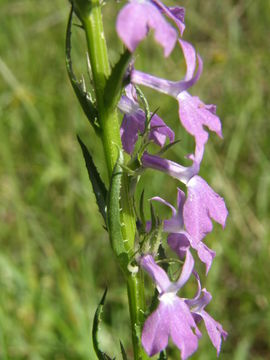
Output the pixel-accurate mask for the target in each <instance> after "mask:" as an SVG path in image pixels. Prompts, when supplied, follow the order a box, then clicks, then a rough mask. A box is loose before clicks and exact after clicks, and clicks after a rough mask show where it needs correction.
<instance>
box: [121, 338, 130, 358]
mask: <svg viewBox="0 0 270 360" xmlns="http://www.w3.org/2000/svg"><path fill="white" fill-rule="evenodd" d="M120 347H121V354H122V358H123V360H128V359H127V354H126V351H125V348H124V346H123V344H122V342H121V341H120Z"/></svg>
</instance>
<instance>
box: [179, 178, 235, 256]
mask: <svg viewBox="0 0 270 360" xmlns="http://www.w3.org/2000/svg"><path fill="white" fill-rule="evenodd" d="M187 187H188V198H187V200H186V202H185V205H184V212H183V216H184V223H185V226H186V229H187V232H188V233H189V234H190V235H191V236H192V238H193V239H195V241H196V242H197V243H198V242H199V241H200V240H201V239H203V238H204V237H205V235H206V234H208V233H209V232H211V231H212V229H213V225H212V221H211V219H213V220H215V221H216V222H218V223H219V224H221V225H222V227H223V228H224V227H225V223H226V218H227V215H228V210H227V208H226V205H225V202H224V200H223V198H222V197H221V196H219V195H218V194H217V193H215V192H214V190H213V189H211V187H210V186H209V185H208V184H207V182H206V181H205V180H203V179H202V178H201V177H200V176H197V175H196V176H194V177H193V178H192V179H191V180H190V181H189V182H188V183H187ZM202 256H203V255H202Z"/></svg>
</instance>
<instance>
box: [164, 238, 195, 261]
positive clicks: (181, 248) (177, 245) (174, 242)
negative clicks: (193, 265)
mask: <svg viewBox="0 0 270 360" xmlns="http://www.w3.org/2000/svg"><path fill="white" fill-rule="evenodd" d="M167 241H168V245H169V246H170V248H171V249H172V250H173V251H174V252H175V253H176V254H177V255H178V256H179V259H181V260H182V259H184V258H185V256H186V252H187V250H188V249H189V248H190V241H189V239H188V237H187V236H186V234H185V232H181V233H178V234H176V233H172V234H169V235H168V238H167Z"/></svg>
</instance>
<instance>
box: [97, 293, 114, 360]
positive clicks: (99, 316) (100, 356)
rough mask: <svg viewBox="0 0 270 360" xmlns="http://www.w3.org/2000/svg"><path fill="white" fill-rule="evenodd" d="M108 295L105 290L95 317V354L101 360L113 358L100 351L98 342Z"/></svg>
mask: <svg viewBox="0 0 270 360" xmlns="http://www.w3.org/2000/svg"><path fill="white" fill-rule="evenodd" d="M106 295H107V288H106V289H105V291H104V293H103V296H102V299H101V300H100V303H99V304H98V307H97V310H96V312H95V316H94V322H93V327H92V339H93V345H94V350H95V353H96V355H97V357H98V359H99V360H112V358H111V357H109V356H108V355H107V354H105V353H104V352H103V351H101V350H100V348H99V342H98V333H99V329H100V326H99V325H100V323H101V321H102V319H101V315H102V311H103V306H104V303H105V299H106Z"/></svg>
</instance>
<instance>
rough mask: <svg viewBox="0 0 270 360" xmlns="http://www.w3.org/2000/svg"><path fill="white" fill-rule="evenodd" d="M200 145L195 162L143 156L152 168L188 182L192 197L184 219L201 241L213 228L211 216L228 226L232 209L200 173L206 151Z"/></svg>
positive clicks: (186, 183) (145, 164) (191, 233)
mask: <svg viewBox="0 0 270 360" xmlns="http://www.w3.org/2000/svg"><path fill="white" fill-rule="evenodd" d="M200 150H202V149H199V150H198V151H197V156H198V158H196V154H195V157H193V156H190V158H191V159H193V165H191V166H190V167H184V166H182V165H179V164H177V163H175V162H173V161H170V160H167V159H162V158H160V157H158V156H155V155H150V154H148V153H144V154H143V156H142V159H141V160H142V165H143V166H144V167H145V168H152V169H156V170H159V171H162V172H165V173H167V174H168V175H170V176H172V177H173V178H176V179H178V180H180V181H181V182H182V183H184V184H185V185H186V186H187V189H188V197H187V200H186V201H185V204H184V208H183V219H184V224H185V227H186V230H187V232H188V234H189V235H190V236H191V237H192V239H193V241H194V242H196V243H197V244H199V242H200V241H201V240H202V239H203V238H204V237H205V235H206V234H208V233H209V232H211V231H212V229H213V225H212V221H211V219H213V220H215V221H216V222H218V223H219V224H221V225H222V227H223V228H224V227H225V223H226V218H227V215H228V210H227V208H226V205H225V202H224V200H223V198H222V197H221V196H219V195H218V194H217V193H215V192H214V190H213V189H211V187H210V186H209V185H208V184H207V182H206V181H205V180H203V179H202V178H201V177H200V176H198V175H197V174H198V171H199V160H200V159H201V158H202V152H201V151H200ZM204 250H205V249H203V248H201V249H200V252H201V254H202V256H206V254H204V255H203V253H204Z"/></svg>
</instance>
